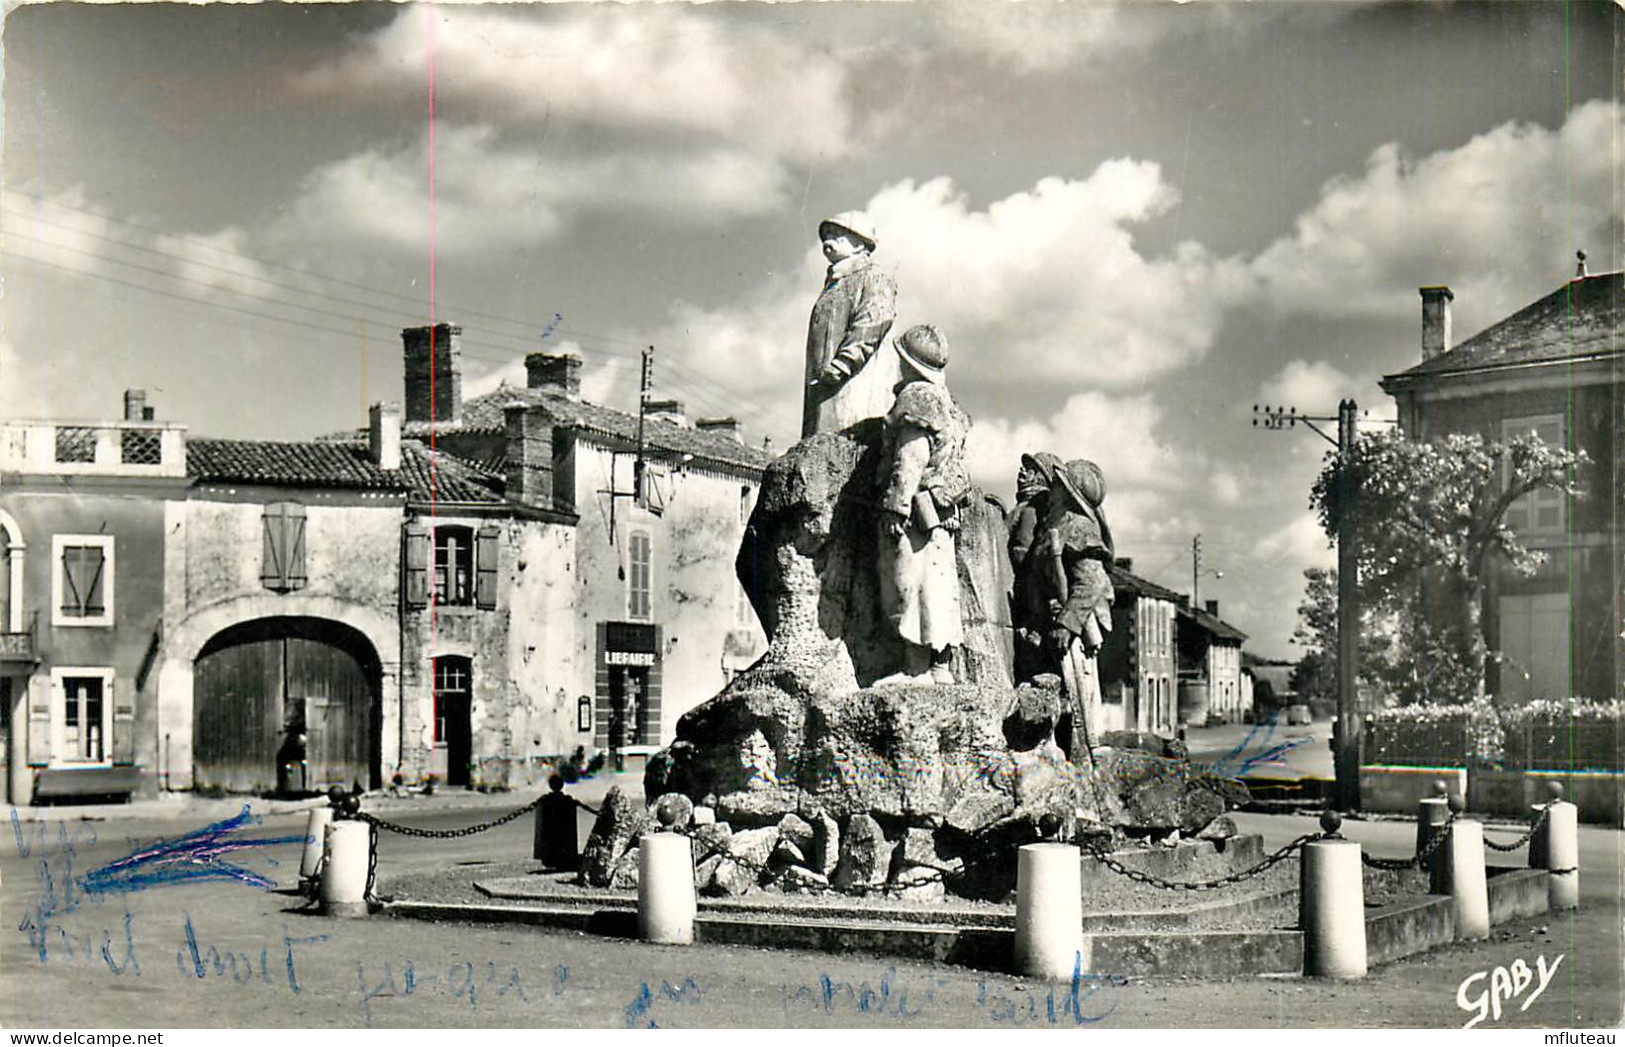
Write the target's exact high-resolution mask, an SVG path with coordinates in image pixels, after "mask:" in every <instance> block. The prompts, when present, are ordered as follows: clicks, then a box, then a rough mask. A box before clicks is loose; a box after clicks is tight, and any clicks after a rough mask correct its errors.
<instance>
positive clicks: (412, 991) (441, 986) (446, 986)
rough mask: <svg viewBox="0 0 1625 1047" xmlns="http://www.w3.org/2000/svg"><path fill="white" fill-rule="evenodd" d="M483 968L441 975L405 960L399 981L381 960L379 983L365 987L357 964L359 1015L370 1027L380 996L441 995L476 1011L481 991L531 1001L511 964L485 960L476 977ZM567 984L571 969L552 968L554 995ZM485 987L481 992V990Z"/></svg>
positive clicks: (462, 965) (458, 968)
mask: <svg viewBox="0 0 1625 1047" xmlns="http://www.w3.org/2000/svg"><path fill="white" fill-rule="evenodd" d="M481 969H482V968H481V966H480V965H479V964H476V963H472V962H464V961H459V962H457V963H453V964H452V965H451V966H449V967H447V968H446V973H445V974H444V975H441V974H439V973H436V972H433V971H419V970H418V968H417V965H416V963H415V962H414V961H413V960H410V959H408V960H406V961H405V963H404V964H403V965H402V966H401V974H400V979H399V980H397V979H396V977H395V967H394V965H393V964H392V963H390V962H389V961H388V960H386V961H384V973H383V977H382V978H380V979H379V981H378V984H376V985H374V986H373V987H372V988H370V989H369V988H367V969H366V965H365V964H362V963H360V962H357V963H356V965H355V980H356V986H357V991H358V992H360V994H361V1014H362V1018H363V1021H364V1022H365V1024H366V1026H367V1028H369V1029H370V1028H372V1001H373V1000H375V999H378V998H380V997H384V998H390V997H394V998H397V999H398V998H403V997H407V996H413V995H430V994H440V995H449V996H450V997H451V998H452V999H454V1000H466V1001H468V1006H469V1007H470V1008H477V1007H478V1005H479V996H480V994H481V993H482V992H483V993H484V994H485V995H487V996H488V995H489V994H490V993H491V992H493V991H494V992H495V993H496V994H497V996H498V997H499V998H500V997H503V996H506V995H508V994H509V993H515V994H517V995H518V997H519V999H521V1000H523V1001H525V1002H526V1003H529V1002H530V996H528V995H527V994H526V993H525V982H524V979H523V978H522V977H520V974H519V968H518V967H514V966H511V965H503V966H500V967H499V966H498V965H497V964H496V963H494V962H492V961H490V960H487V961H486V962H485V965H484V968H483V970H484V972H485V976H484V978H483V979H482V978H480V977H479V976H478V974H477V972H478V971H480V970H481ZM436 971H438V968H437V969H436ZM569 981H570V968H569V967H567V966H565V965H564V964H559V965H558V966H557V967H555V968H553V993H552V995H554V996H562V995H564V987H565V986H566V985H567V984H569ZM481 984H483V985H484V988H483V990H482V989H481V988H480V986H481Z"/></svg>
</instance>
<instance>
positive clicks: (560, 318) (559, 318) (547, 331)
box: [542, 313, 564, 341]
mask: <svg viewBox="0 0 1625 1047" xmlns="http://www.w3.org/2000/svg"><path fill="white" fill-rule="evenodd" d="M563 322H564V314H563V313H554V314H553V322H552V323H550V324H548V325H547V326H546V327H544V328H542V339H543V340H544V341H545V340H546V339H547V337H548V336H549V335H551V334H552V333H553V332H554V331H556V330H558V328H559V324H562V323H563Z"/></svg>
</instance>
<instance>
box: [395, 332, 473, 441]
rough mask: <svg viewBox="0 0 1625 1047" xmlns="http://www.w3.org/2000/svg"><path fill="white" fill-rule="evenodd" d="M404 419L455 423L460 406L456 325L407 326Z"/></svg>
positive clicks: (460, 372) (459, 340) (460, 352)
mask: <svg viewBox="0 0 1625 1047" xmlns="http://www.w3.org/2000/svg"><path fill="white" fill-rule="evenodd" d="M401 342H402V345H403V346H404V348H405V351H406V420H407V421H408V422H428V421H435V422H455V421H457V420H458V418H459V417H460V416H461V413H462V409H463V329H462V328H461V327H458V326H457V325H456V324H435V325H434V326H433V327H408V328H406V329H404V330H402V331H401Z"/></svg>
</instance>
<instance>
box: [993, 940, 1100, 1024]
mask: <svg viewBox="0 0 1625 1047" xmlns="http://www.w3.org/2000/svg"><path fill="white" fill-rule="evenodd" d="M1127 984H1128V979H1127V978H1124V977H1122V976H1121V975H1116V974H1085V973H1083V957H1082V956H1081V955H1080V956H1078V957H1077V958H1076V959H1074V960H1073V961H1072V979H1071V982H1070V983H1069V984H1068V985H1067V987H1066V988H1065V989H1064V990H1062V991H1061V993H1060V996H1059V997H1057V996H1056V990H1055V989H1054V988H1051V989H1050V990H1049V991H1048V992H1046V993H1045V994H1044V995H1043V996H1040V995H1038V994H1037V993H1030V994H1022V995H1021V996H1020V998H1017V997H1013V996H1006V995H1004V994H1003V993H1000V992H994V991H990V990H989V989H988V987H987V983H986V982H979V983H977V986H976V1005H977V1006H978V1007H981V1008H982V1009H983V1010H984V1011H986V1012H987V1017H988V1020H989V1021H991V1022H993V1023H994V1024H995V1025H1018V1026H1019V1025H1035V1024H1039V1023H1047V1024H1049V1025H1066V1024H1068V1023H1070V1024H1072V1025H1094V1024H1097V1023H1098V1022H1101V1021H1104V1020H1105V1019H1106V1018H1107V1017H1109V1016H1110V1015H1111V1013H1112V1012H1113V1011H1115V1010H1116V1009H1117V1004H1118V1002H1119V1001H1117V1000H1112V1002H1111V1006H1109V1007H1107V1008H1106V1009H1105V1010H1103V1011H1100V1012H1098V1013H1094V1012H1093V1011H1092V1009H1091V1011H1085V1009H1084V1004H1085V1003H1087V1002H1088V1001H1089V1000H1090V999H1091V998H1092V997H1094V995H1095V994H1096V993H1099V992H1101V991H1103V990H1105V989H1107V988H1114V989H1121V988H1122V987H1123V986H1125V985H1127Z"/></svg>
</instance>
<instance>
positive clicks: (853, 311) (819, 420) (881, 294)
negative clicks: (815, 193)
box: [801, 211, 897, 438]
mask: <svg viewBox="0 0 1625 1047" xmlns="http://www.w3.org/2000/svg"><path fill="white" fill-rule="evenodd" d="M818 238H819V239H820V240H821V241H823V245H824V257H825V258H826V259H828V260H829V272H828V273H827V274H826V275H825V277H824V290H823V293H822V294H820V295H819V296H818V301H817V302H816V303H814V304H813V310H812V318H811V320H810V321H809V322H808V325H807V373H806V389H805V392H804V394H803V398H802V407H801V435H802V437H803V438H805V437H808V436H812V435H813V434H814V433H833V432H839V431H841V430H842V429H845V428H846V427H848V426H850V425H854V424H856V423H858V422H861V421H863V420H864V419H865V418H881V417H884V416H885V414H886V409H887V408H888V407H890V406H891V383H890V382H888V381H885V380H884V379H883V378H882V379H881V380H869V381H857V380H855V379H856V378H857V376H858V374H859V372H860V371H862V370H863V369H864V365H865V364H867V363H868V362H869V359H870V357H872V356H874V354H875V350H876V349H877V348H879V347H880V343H881V341H882V340H883V339H884V338H885V337H886V332H888V331H890V330H891V325H892V321H893V320H894V319H896V315H897V285H896V284H894V283H893V282H892V280H891V277H889V276H887V275H886V274H885V273H883V272H881V271H880V270H879V269H878V268H876V267H875V265H874V261H873V258H872V255H873V254H874V250H875V229H874V226H873V225H871V224H870V223H869V219H868V218H867V217H866V216H865V215H864V214H863V213H862V212H860V211H843V212H842V213H840V214H838V215H836V216H835V217H834V218H828V219H825V220H824V221H823V222H822V223H820V224H819V227H818Z"/></svg>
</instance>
